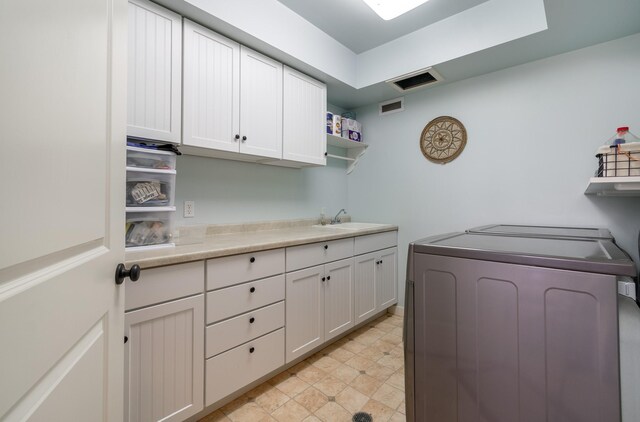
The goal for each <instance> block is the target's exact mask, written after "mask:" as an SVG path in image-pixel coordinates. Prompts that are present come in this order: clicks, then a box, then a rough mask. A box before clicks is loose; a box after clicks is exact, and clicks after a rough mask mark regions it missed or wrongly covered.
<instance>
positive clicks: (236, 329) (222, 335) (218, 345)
mask: <svg viewBox="0 0 640 422" xmlns="http://www.w3.org/2000/svg"><path fill="white" fill-rule="evenodd" d="M252 321H253V322H252ZM283 326H284V302H278V303H275V304H273V305H269V306H267V307H264V308H260V309H257V310H255V311H251V312H247V313H246V314H242V315H238V316H237V317H235V318H231V319H228V320H226V321H222V322H219V323H217V324H214V325H210V326H208V327H207V343H206V351H207V352H206V357H211V356H215V355H217V354H218V353H222V352H224V351H225V350H229V349H231V348H233V347H236V346H237V345H239V344H242V343H246V342H247V341H250V340H253V339H254V338H256V337H260V336H262V335H264V334H266V333H269V332H271V331H275V330H277V329H278V328H282V327H283Z"/></svg>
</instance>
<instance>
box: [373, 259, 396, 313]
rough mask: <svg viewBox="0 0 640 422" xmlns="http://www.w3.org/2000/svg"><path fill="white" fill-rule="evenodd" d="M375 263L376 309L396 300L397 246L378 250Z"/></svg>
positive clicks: (383, 307)
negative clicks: (376, 262) (377, 258)
mask: <svg viewBox="0 0 640 422" xmlns="http://www.w3.org/2000/svg"><path fill="white" fill-rule="evenodd" d="M378 256H379V257H380V259H379V260H378V262H379V264H376V267H377V268H376V304H377V309H378V311H382V310H384V309H387V308H388V307H389V306H391V305H393V304H395V303H396V302H397V301H398V283H397V280H398V248H390V249H385V250H383V251H380V252H378Z"/></svg>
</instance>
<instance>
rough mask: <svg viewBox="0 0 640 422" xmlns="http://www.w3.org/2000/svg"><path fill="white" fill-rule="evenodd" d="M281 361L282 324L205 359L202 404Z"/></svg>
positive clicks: (250, 380)
mask: <svg viewBox="0 0 640 422" xmlns="http://www.w3.org/2000/svg"><path fill="white" fill-rule="evenodd" d="M252 348H253V352H251V349H252ZM282 365H284V329H283V328H281V329H279V330H278V331H275V332H273V333H271V334H267V335H266V336H262V337H259V338H257V339H255V340H253V341H250V342H249V343H247V344H243V345H242V346H238V347H236V348H235V349H231V350H229V351H228V352H225V353H222V354H220V355H218V356H215V357H212V358H210V359H207V364H206V366H207V367H206V372H205V384H206V397H205V406H209V405H211V404H213V403H215V402H217V401H218V400H220V399H222V398H224V397H226V396H228V395H229V394H231V393H233V392H234V391H236V390H238V389H240V388H242V387H244V386H245V385H247V384H249V383H251V382H253V381H255V380H257V379H258V378H260V377H263V376H265V375H267V374H268V373H269V372H271V371H274V370H276V369H278V368H279V367H281V366H282Z"/></svg>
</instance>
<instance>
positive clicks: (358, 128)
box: [342, 118, 362, 142]
mask: <svg viewBox="0 0 640 422" xmlns="http://www.w3.org/2000/svg"><path fill="white" fill-rule="evenodd" d="M342 137H343V138H347V139H349V140H351V141H356V142H362V123H360V122H358V121H357V120H353V119H346V118H343V119H342Z"/></svg>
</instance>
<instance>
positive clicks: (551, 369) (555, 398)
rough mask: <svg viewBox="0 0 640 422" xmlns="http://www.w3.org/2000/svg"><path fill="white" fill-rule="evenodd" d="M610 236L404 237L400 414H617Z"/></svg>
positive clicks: (419, 420) (461, 419) (592, 421)
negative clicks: (407, 241) (403, 403)
mask: <svg viewBox="0 0 640 422" xmlns="http://www.w3.org/2000/svg"><path fill="white" fill-rule="evenodd" d="M635 275H636V268H635V265H634V263H633V261H632V260H631V259H630V258H629V257H628V256H627V255H626V254H625V253H624V251H622V250H621V249H619V248H618V247H617V246H616V245H615V244H614V243H613V241H612V240H611V239H601V238H580V237H575V236H574V237H571V236H567V235H566V234H565V235H562V236H557V237H547V238H545V237H542V236H531V237H523V236H517V235H496V234H487V233H451V234H445V235H440V236H433V237H430V238H427V239H423V240H419V241H416V242H414V243H412V244H411V245H410V246H409V256H408V269H407V289H406V297H405V330H406V332H405V361H406V369H405V373H406V393H407V420H408V421H416V422H428V421H438V422H449V421H456V422H466V421H487V422H489V421H490V422H501V421H505V422H512V421H520V422H534V421H535V422H537V421H552V422H553V421H555V422H569V421H580V422H596V421H597V422H602V421H607V422H608V421H612V422H615V421H620V420H621V408H620V400H621V399H620V370H619V362H620V354H619V334H618V294H617V277H618V276H632V277H634V276H635Z"/></svg>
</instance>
